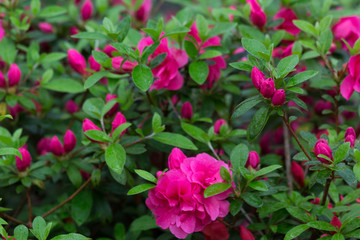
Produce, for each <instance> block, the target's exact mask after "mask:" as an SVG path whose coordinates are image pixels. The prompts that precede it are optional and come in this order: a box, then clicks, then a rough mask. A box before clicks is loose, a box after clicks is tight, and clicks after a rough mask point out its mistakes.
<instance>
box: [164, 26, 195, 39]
mask: <svg viewBox="0 0 360 240" xmlns="http://www.w3.org/2000/svg"><path fill="white" fill-rule="evenodd" d="M187 32H190V28H187V27H177V28H175V29H174V30H171V31H169V32H167V33H165V34H164V35H163V36H162V37H161V38H165V37H168V36H172V35H176V34H180V33H187Z"/></svg>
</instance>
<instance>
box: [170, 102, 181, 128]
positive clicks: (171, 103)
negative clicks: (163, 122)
mask: <svg viewBox="0 0 360 240" xmlns="http://www.w3.org/2000/svg"><path fill="white" fill-rule="evenodd" d="M168 102H169V104H170V106H171V108H172V110H173V111H174V113H175V115H176V116H177V118H178V119H179V120H180V122H181V119H182V118H181V116H180V114H179V112H178V111H177V110H176V108H175V106H174V104H173V102H172V101H171V99H170V98H168Z"/></svg>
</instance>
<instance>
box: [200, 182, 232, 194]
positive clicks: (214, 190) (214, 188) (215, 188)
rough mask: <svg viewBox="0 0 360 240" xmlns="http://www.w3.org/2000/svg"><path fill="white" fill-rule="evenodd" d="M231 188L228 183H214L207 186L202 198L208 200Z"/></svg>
mask: <svg viewBox="0 0 360 240" xmlns="http://www.w3.org/2000/svg"><path fill="white" fill-rule="evenodd" d="M229 188H231V184H229V183H215V184H213V185H210V186H208V187H207V188H206V189H205V191H204V197H205V198H208V197H211V196H214V195H217V194H220V193H223V192H225V191H226V190H228V189H229Z"/></svg>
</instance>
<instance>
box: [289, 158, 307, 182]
mask: <svg viewBox="0 0 360 240" xmlns="http://www.w3.org/2000/svg"><path fill="white" fill-rule="evenodd" d="M291 174H292V175H293V178H294V180H295V181H296V182H297V184H299V186H300V187H301V188H302V187H304V186H305V174H304V170H303V169H302V167H301V166H300V165H299V164H298V163H297V162H292V163H291Z"/></svg>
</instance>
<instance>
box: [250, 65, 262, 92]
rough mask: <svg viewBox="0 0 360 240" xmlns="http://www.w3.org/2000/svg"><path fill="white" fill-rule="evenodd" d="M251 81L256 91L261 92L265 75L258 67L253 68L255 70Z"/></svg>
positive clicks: (252, 72) (252, 71)
mask: <svg viewBox="0 0 360 240" xmlns="http://www.w3.org/2000/svg"><path fill="white" fill-rule="evenodd" d="M251 81H252V83H253V84H254V86H255V87H256V89H257V90H259V91H260V86H261V84H262V82H264V81H265V74H264V73H263V72H262V71H260V70H259V69H258V68H257V67H253V69H252V70H251Z"/></svg>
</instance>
